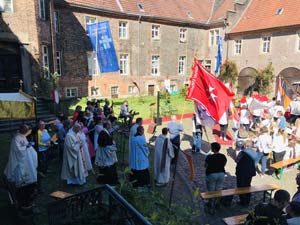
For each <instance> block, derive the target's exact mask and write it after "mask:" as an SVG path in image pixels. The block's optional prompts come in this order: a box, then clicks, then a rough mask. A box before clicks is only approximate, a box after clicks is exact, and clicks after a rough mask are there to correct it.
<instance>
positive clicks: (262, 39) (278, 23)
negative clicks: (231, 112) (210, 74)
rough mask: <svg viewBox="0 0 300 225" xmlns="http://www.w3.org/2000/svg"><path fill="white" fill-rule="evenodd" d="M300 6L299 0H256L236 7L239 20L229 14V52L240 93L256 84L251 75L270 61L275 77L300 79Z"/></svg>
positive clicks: (290, 79) (291, 79) (291, 81)
mask: <svg viewBox="0 0 300 225" xmlns="http://www.w3.org/2000/svg"><path fill="white" fill-rule="evenodd" d="M299 9H300V1H299V0H284V1H283V0H282V1H271V0H265V1H258V0H253V1H245V4H241V5H240V7H239V8H238V9H237V11H236V12H235V14H238V15H239V17H240V19H239V20H238V21H237V22H236V23H234V22H231V21H230V16H231V15H232V14H231V15H230V16H229V17H228V21H229V23H231V24H229V27H228V28H227V29H228V36H229V40H228V45H227V46H228V48H227V49H226V54H227V58H228V59H230V60H233V61H235V62H236V64H237V66H238V70H239V80H238V86H237V90H238V94H243V91H244V90H246V89H247V88H248V87H249V86H250V85H252V84H253V83H254V78H253V76H252V74H253V73H254V72H255V71H258V70H260V69H263V68H265V67H266V66H268V64H272V67H273V68H274V73H275V76H276V79H277V78H278V77H279V76H281V77H283V79H286V81H288V82H289V83H293V82H294V81H299V80H300V60H299V57H300V20H299V15H298V11H299ZM276 79H275V80H276ZM275 86H276V84H274V87H275Z"/></svg>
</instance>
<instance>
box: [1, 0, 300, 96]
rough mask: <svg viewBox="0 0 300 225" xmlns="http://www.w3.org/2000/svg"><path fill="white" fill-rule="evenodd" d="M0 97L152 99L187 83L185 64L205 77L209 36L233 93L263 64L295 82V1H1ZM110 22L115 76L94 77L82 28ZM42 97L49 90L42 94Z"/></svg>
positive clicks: (210, 57) (211, 60)
mask: <svg viewBox="0 0 300 225" xmlns="http://www.w3.org/2000/svg"><path fill="white" fill-rule="evenodd" d="M0 9H1V11H2V12H1V16H0V18H1V20H0V22H1V23H0V24H1V32H0V65H1V66H0V91H1V92H8V91H9V92H11V91H16V90H18V89H19V87H20V80H22V82H23V83H22V82H21V83H22V87H23V89H24V90H25V91H26V92H27V93H30V94H33V89H32V85H33V84H34V83H37V84H38V86H39V88H38V94H40V95H50V92H49V90H51V89H53V88H54V87H53V84H52V83H53V82H52V75H53V74H54V75H55V76H56V75H57V76H58V77H59V81H58V83H57V86H58V89H59V93H60V95H61V96H62V97H78V96H89V97H90V98H103V97H126V96H135V95H138V94H142V95H153V94H155V92H156V87H158V88H160V89H161V90H164V86H165V83H170V89H171V91H174V92H176V91H179V90H180V89H181V88H182V87H183V86H184V85H186V84H188V79H189V77H190V72H191V67H192V63H193V58H194V57H197V58H198V59H199V60H200V61H201V62H202V63H203V64H204V66H205V67H206V68H207V69H208V70H210V71H211V72H214V69H215V64H216V56H217V36H221V37H223V61H224V60H225V59H229V60H232V61H235V62H236V64H237V66H238V70H239V79H238V84H237V90H238V93H239V94H242V93H243V91H244V90H245V89H247V88H248V87H249V86H250V85H251V84H252V83H253V82H254V80H253V77H252V74H253V72H255V71H257V70H260V69H262V68H264V67H266V66H267V65H268V64H270V63H272V66H273V67H274V70H275V75H276V76H277V77H278V76H279V75H280V76H283V77H284V78H286V79H287V80H289V81H291V82H293V81H297V80H299V79H300V71H299V70H300V67H299V60H298V58H299V54H300V35H299V33H300V24H299V21H300V20H299V19H298V13H297V12H298V11H297V9H300V0H281V1H276V2H275V1H272V0H266V1H259V0H252V1H250V0H239V1H232V0H216V1H210V0H203V1H201V3H199V1H197V0H186V1H180V0H174V1H172V2H169V1H163V0H156V1H154V0H153V1H152V0H151V1H150V0H141V1H139V2H138V3H137V2H135V1H123V0H103V1H96V0H89V1H83V0H29V1H28V0H27V1H25V0H18V1H16V0H6V1H3V0H2V1H0ZM100 21H109V24H110V29H111V33H112V37H113V41H114V45H115V49H116V54H117V57H118V63H119V66H120V71H119V72H116V73H103V74H101V73H100V72H99V71H100V70H99V67H98V63H97V59H96V55H95V52H94V51H93V49H92V46H91V43H90V40H89V37H88V35H87V32H86V26H87V24H89V23H95V22H100ZM45 90H48V92H47V91H45Z"/></svg>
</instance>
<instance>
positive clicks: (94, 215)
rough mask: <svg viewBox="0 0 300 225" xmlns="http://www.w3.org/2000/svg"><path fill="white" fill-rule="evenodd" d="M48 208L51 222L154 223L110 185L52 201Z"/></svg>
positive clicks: (65, 224)
mask: <svg viewBox="0 0 300 225" xmlns="http://www.w3.org/2000/svg"><path fill="white" fill-rule="evenodd" d="M47 211H48V221H49V225H71V224H72V225H77V224H78V225H85V224H87V225H96V224H99V225H100V224H101V225H106V224H107V225H108V224H110V225H121V224H122V225H123V224H124V225H151V223H150V222H149V221H147V220H146V219H145V218H144V217H143V216H142V215H141V214H140V213H139V212H138V211H137V210H136V209H135V208H134V207H133V206H132V205H131V204H130V203H128V202H127V201H126V200H125V199H124V198H123V197H122V196H121V195H120V194H119V193H118V192H116V191H115V190H114V189H113V188H112V187H111V186H109V185H105V186H101V187H99V188H95V189H92V190H89V191H85V192H81V193H78V194H75V195H72V196H70V197H67V198H64V199H60V200H57V201H55V202H51V203H49V204H48V208H47Z"/></svg>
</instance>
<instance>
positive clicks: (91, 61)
mask: <svg viewBox="0 0 300 225" xmlns="http://www.w3.org/2000/svg"><path fill="white" fill-rule="evenodd" d="M87 61H88V75H89V76H97V75H98V74H99V66H98V60H97V55H96V52H94V51H90V52H87Z"/></svg>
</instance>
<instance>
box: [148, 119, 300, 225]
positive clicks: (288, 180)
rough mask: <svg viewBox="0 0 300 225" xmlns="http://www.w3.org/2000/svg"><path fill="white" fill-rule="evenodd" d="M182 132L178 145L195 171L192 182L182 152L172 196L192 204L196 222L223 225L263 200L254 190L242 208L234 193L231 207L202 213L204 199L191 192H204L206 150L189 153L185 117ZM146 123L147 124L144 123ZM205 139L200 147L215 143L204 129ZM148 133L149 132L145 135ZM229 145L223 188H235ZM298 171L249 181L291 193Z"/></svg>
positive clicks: (225, 148)
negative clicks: (277, 186) (189, 157)
mask: <svg viewBox="0 0 300 225" xmlns="http://www.w3.org/2000/svg"><path fill="white" fill-rule="evenodd" d="M183 125H184V131H185V132H184V133H185V134H184V135H183V137H182V142H181V148H182V150H183V151H186V152H188V153H189V154H191V155H192V158H193V164H194V170H195V177H194V180H193V181H192V182H190V181H189V179H188V177H189V175H190V170H189V165H188V162H187V160H186V159H185V157H184V155H183V154H182V153H181V155H180V158H179V162H178V170H177V171H178V176H177V177H176V182H175V186H174V187H175V191H174V199H175V201H176V202H179V203H182V202H183V199H186V200H187V201H186V202H188V203H184V204H189V205H190V206H193V207H194V208H195V209H196V210H197V214H198V216H197V217H196V219H195V223H194V224H195V225H196V224H211V225H219V224H220V225H221V224H222V225H223V224H224V223H223V222H222V218H224V217H229V216H234V215H239V214H244V213H247V212H248V211H249V210H250V209H251V208H253V207H254V206H255V205H256V204H257V203H259V202H261V201H262V199H263V193H256V194H252V197H251V203H250V205H249V207H241V206H240V205H238V204H237V203H236V202H237V201H238V197H237V196H235V197H234V199H233V203H232V205H231V206H230V207H221V208H220V209H219V210H217V212H216V214H215V215H213V216H211V215H209V214H206V213H205V212H204V208H203V201H202V200H201V199H200V198H199V197H198V198H197V199H193V197H192V196H193V193H194V192H195V191H196V190H197V189H199V191H200V192H204V191H206V183H205V168H204V158H205V154H207V153H206V152H205V151H202V152H201V153H192V152H191V140H192V137H191V134H192V120H191V119H190V118H189V119H184V120H183ZM146 126H147V125H146ZM163 126H166V124H165V123H163V125H162V126H160V127H158V128H157V133H158V134H159V133H160V132H161V128H162V127H163ZM207 134H208V135H207V137H208V140H207V138H206V137H205V135H203V140H204V141H205V142H204V146H203V149H204V150H205V149H208V146H209V143H208V142H214V141H215V140H214V137H213V135H212V130H211V129H207ZM149 137H150V136H149V135H148V138H149ZM229 147H230V146H225V145H224V146H222V148H221V153H223V154H225V155H226V157H227V165H226V172H227V174H226V178H225V183H224V188H234V187H236V177H235V162H234V161H233V159H232V158H231V157H230V156H228V155H227V151H228V150H230V149H229ZM297 172H298V170H297V169H296V168H294V169H290V170H288V171H285V172H284V174H283V178H282V180H281V181H279V180H277V179H274V178H273V177H272V176H270V175H265V176H264V178H262V177H260V176H259V175H257V176H255V177H254V178H253V180H252V185H253V186H254V185H259V184H270V183H274V184H278V185H279V186H281V187H282V188H283V189H286V190H287V191H289V193H290V194H291V195H293V194H294V193H295V192H296V184H295V177H296V174H297ZM191 200H193V201H191Z"/></svg>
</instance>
